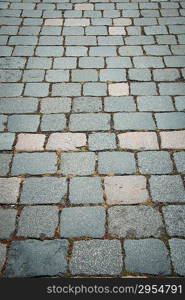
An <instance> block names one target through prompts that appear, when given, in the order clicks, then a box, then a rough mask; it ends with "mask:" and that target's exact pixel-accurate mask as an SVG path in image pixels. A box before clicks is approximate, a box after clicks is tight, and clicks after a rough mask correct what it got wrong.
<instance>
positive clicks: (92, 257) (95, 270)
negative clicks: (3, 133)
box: [70, 240, 123, 275]
mask: <svg viewBox="0 0 185 300" xmlns="http://www.w3.org/2000/svg"><path fill="white" fill-rule="evenodd" d="M122 267H123V261H122V252H121V244H120V241H117V240H110V241H108V240H91V241H79V242H75V243H74V247H73V252H72V260H71V262H70V270H71V273H72V274H74V275H75V274H88V275H100V274H102V275H119V274H120V273H121V271H122Z"/></svg>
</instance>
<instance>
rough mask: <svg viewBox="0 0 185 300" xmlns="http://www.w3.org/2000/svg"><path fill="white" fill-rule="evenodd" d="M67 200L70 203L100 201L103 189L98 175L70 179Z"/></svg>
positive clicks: (101, 200)
mask: <svg viewBox="0 0 185 300" xmlns="http://www.w3.org/2000/svg"><path fill="white" fill-rule="evenodd" d="M69 200H70V202H71V203H72V204H85V203H102V202H103V189H102V186H101V179H100V178H98V177H76V178H71V179H70V185H69Z"/></svg>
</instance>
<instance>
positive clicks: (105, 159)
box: [98, 152, 136, 174]
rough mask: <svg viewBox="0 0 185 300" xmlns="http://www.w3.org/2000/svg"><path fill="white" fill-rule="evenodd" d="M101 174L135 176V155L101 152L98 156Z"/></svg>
mask: <svg viewBox="0 0 185 300" xmlns="http://www.w3.org/2000/svg"><path fill="white" fill-rule="evenodd" d="M98 172H99V173H100V174H133V173H135V172H136V166H135V159H134V154H133V153H128V152H101V153H99V154H98Z"/></svg>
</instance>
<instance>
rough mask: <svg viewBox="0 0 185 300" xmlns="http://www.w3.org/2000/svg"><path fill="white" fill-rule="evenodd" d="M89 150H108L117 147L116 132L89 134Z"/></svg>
mask: <svg viewBox="0 0 185 300" xmlns="http://www.w3.org/2000/svg"><path fill="white" fill-rule="evenodd" d="M88 144H89V150H92V151H97V150H106V149H107V150H108V149H115V148H116V136H115V134H114V133H93V134H90V135H89V140H88Z"/></svg>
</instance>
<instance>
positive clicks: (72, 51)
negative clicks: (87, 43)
mask: <svg viewBox="0 0 185 300" xmlns="http://www.w3.org/2000/svg"><path fill="white" fill-rule="evenodd" d="M87 50H88V48H87V47H84V46H68V47H66V56H87Z"/></svg>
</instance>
